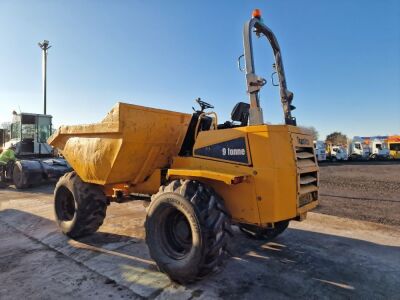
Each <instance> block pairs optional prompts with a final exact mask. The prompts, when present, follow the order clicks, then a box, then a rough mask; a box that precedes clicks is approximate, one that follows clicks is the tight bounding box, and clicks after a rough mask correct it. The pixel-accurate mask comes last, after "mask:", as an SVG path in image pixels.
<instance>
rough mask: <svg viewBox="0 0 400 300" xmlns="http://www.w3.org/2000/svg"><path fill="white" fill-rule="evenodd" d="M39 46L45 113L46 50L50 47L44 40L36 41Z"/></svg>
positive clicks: (44, 111)
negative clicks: (40, 50)
mask: <svg viewBox="0 0 400 300" xmlns="http://www.w3.org/2000/svg"><path fill="white" fill-rule="evenodd" d="M38 45H39V47H40V48H41V49H42V79H43V106H44V110H43V113H44V114H46V93H47V91H46V90H47V87H46V83H47V51H48V50H49V49H50V48H51V46H50V45H49V41H46V40H44V41H43V42H41V43H38Z"/></svg>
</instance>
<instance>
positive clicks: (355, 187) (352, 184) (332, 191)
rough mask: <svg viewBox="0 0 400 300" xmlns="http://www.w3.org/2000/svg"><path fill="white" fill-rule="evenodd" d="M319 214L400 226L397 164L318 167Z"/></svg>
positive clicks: (349, 163) (346, 163)
mask: <svg viewBox="0 0 400 300" xmlns="http://www.w3.org/2000/svg"><path fill="white" fill-rule="evenodd" d="M320 185H321V187H320V200H321V201H320V206H319V207H318V208H317V209H316V210H315V211H316V212H320V213H323V214H328V215H334V216H339V217H345V218H351V219H356V220H366V221H371V222H377V223H381V224H389V225H396V226H400V161H389V162H345V163H336V164H333V163H331V164H329V163H326V164H320Z"/></svg>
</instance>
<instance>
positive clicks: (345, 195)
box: [0, 163, 400, 300]
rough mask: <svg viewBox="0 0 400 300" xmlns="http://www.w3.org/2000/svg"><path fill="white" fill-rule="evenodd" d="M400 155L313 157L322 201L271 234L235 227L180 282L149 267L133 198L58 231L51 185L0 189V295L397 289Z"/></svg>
mask: <svg viewBox="0 0 400 300" xmlns="http://www.w3.org/2000/svg"><path fill="white" fill-rule="evenodd" d="M399 175H400V164H398V163H397V164H396V163H367V164H365V163H364V164H362V163H348V164H340V163H338V164H336V165H333V164H325V165H322V166H321V175H320V180H321V190H320V194H321V197H320V198H321V205H320V207H319V208H318V209H317V210H315V212H314V213H309V215H308V218H307V220H305V221H303V222H291V224H290V227H289V229H287V230H286V231H285V232H284V233H283V234H282V235H281V236H279V237H278V238H277V239H276V240H274V242H268V243H266V242H263V241H257V240H251V239H248V238H246V237H245V236H243V234H242V233H241V232H240V231H239V230H238V229H237V228H235V237H234V239H233V240H232V241H231V249H230V252H231V257H230V258H228V260H227V261H226V265H225V266H224V268H222V269H221V270H220V271H219V272H218V273H216V274H213V275H211V276H209V277H207V278H205V279H203V280H202V281H200V282H198V283H196V284H191V285H187V286H182V285H177V284H175V283H173V282H171V281H170V280H169V279H168V277H167V276H165V275H164V274H162V273H160V272H158V271H157V268H156V265H155V264H154V262H153V261H152V260H151V258H150V257H149V254H148V250H147V246H146V244H145V242H144V229H143V221H144V217H145V209H144V207H143V205H142V203H141V202H140V201H137V202H130V203H125V204H114V203H113V204H111V206H110V207H109V209H108V211H107V218H106V221H105V223H104V225H103V226H102V227H101V228H100V230H99V232H97V233H96V234H94V235H92V236H90V237H86V238H83V239H79V240H71V239H69V238H67V237H66V236H64V235H63V234H61V233H60V231H59V230H58V228H57V226H56V224H55V222H54V216H53V215H54V212H53V205H52V192H53V188H54V186H53V185H43V186H40V187H36V188H32V189H29V190H27V191H16V190H15V189H14V188H13V187H10V188H8V189H3V190H0V299H2V300H3V299H23V298H29V299H58V298H62V299H141V298H152V299H154V298H155V299H170V298H174V299H194V298H198V299H210V298H224V299H228V298H229V299H260V298H272V299H285V298H294V297H296V298H326V299H329V298H344V299H348V298H366V299H387V298H398V297H399V295H400V285H399V278H400V259H399V253H400V223H399V220H400V201H399V198H400V197H399V192H400V179H399V177H400V176H399Z"/></svg>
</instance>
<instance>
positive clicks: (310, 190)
mask: <svg viewBox="0 0 400 300" xmlns="http://www.w3.org/2000/svg"><path fill="white" fill-rule="evenodd" d="M295 150H296V160H297V173H298V181H299V186H298V188H299V190H298V194H299V195H298V196H299V207H302V206H304V205H306V204H308V203H310V202H312V201H314V200H317V199H318V172H317V170H316V167H317V162H316V158H315V154H314V149H313V148H312V147H295Z"/></svg>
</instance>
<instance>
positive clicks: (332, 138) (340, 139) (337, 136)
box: [326, 131, 347, 145]
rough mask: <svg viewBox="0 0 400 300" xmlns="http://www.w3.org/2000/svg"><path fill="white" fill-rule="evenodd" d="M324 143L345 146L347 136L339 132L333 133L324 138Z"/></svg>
mask: <svg viewBox="0 0 400 300" xmlns="http://www.w3.org/2000/svg"><path fill="white" fill-rule="evenodd" d="M326 143H330V144H333V145H346V144H347V136H346V135H345V134H343V133H341V132H339V131H335V132H332V133H331V134H328V135H327V136H326Z"/></svg>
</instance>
